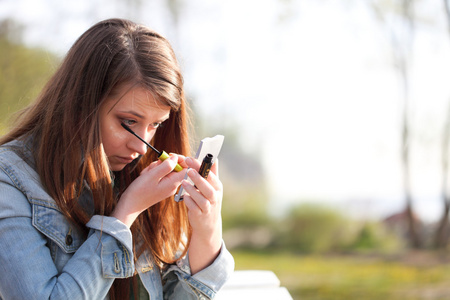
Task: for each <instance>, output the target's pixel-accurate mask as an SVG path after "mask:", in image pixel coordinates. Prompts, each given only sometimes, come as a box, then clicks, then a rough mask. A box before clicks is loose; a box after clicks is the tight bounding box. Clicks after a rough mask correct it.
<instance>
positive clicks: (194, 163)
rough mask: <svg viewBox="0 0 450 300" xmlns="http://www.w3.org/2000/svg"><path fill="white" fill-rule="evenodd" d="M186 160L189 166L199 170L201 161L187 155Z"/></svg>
mask: <svg viewBox="0 0 450 300" xmlns="http://www.w3.org/2000/svg"><path fill="white" fill-rule="evenodd" d="M185 162H186V164H187V165H188V167H189V168H192V169H194V170H198V169H199V168H200V162H199V161H198V160H197V159H195V158H192V157H187V158H186V159H185Z"/></svg>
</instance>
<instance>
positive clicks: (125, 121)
mask: <svg viewBox="0 0 450 300" xmlns="http://www.w3.org/2000/svg"><path fill="white" fill-rule="evenodd" d="M122 123H123V124H125V125H127V126H133V125H134V124H136V121H135V120H129V119H123V120H122Z"/></svg>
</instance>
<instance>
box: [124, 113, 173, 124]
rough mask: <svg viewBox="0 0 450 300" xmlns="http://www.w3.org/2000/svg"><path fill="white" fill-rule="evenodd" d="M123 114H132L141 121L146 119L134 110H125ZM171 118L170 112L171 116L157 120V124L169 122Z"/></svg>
mask: <svg viewBox="0 0 450 300" xmlns="http://www.w3.org/2000/svg"><path fill="white" fill-rule="evenodd" d="M121 113H126V114H131V115H133V116H136V117H138V118H139V119H145V116H143V115H141V114H140V113H138V112H136V111H134V110H124V111H121ZM169 118H170V112H169V114H168V115H167V116H164V117H162V118H161V119H159V120H156V122H160V123H162V122H164V121H167V120H168V119H169Z"/></svg>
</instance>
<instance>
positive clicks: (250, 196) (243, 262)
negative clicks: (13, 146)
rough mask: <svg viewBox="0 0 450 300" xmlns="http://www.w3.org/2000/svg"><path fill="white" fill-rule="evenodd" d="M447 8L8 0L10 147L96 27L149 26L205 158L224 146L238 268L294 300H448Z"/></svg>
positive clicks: (5, 75) (0, 2) (228, 226)
mask: <svg viewBox="0 0 450 300" xmlns="http://www.w3.org/2000/svg"><path fill="white" fill-rule="evenodd" d="M446 4H447V2H446V1H445V0H444V1H438V0H436V1H433V0H428V1H425V0H423V1H420V0H416V1H412V0H410V1H406V0H396V1H395V0H378V1H377V0H371V1H364V3H363V2H360V1H352V0H340V1H325V0H317V1H313V0H303V1H295V0H272V1H269V0H265V1H237V0H236V1H227V2H225V1H219V0H216V1H201V0H196V1H187V0H184V1H183V0H159V1H156V0H155V1H139V0H134V1H133V0H129V1H119V0H114V1H113V0H111V1H102V0H96V1H81V0H79V1H61V2H57V1H52V0H40V1H26V0H18V1H12V0H11V1H7V0H0V53H1V54H0V64H1V73H0V121H1V122H0V133H4V132H6V131H7V130H8V128H11V127H13V126H14V117H13V116H14V113H15V112H17V111H18V110H19V109H21V108H23V107H25V106H26V105H27V104H28V103H30V102H31V101H32V100H33V99H34V98H35V97H36V96H37V94H38V93H39V91H40V89H41V88H42V86H43V85H44V84H45V82H46V80H47V79H48V78H49V76H50V75H51V74H52V72H53V71H54V70H55V68H57V66H58V64H59V62H60V61H61V58H62V57H63V56H64V53H65V52H66V51H67V50H68V48H69V47H70V45H71V44H72V43H73V42H74V41H75V39H76V38H77V37H78V36H79V35H80V34H81V33H82V32H84V31H85V30H86V29H87V28H88V27H90V26H91V25H92V24H94V23H95V22H97V21H99V20H101V19H105V18H110V17H126V18H130V19H133V20H135V21H138V22H142V23H144V24H146V25H149V26H150V27H153V28H155V29H156V30H157V31H159V32H161V33H162V34H163V35H165V36H167V37H168V38H169V40H170V41H171V42H172V44H173V45H174V48H175V51H176V52H177V55H178V57H179V59H180V63H181V65H182V67H183V70H184V72H185V81H186V89H187V91H188V98H189V100H190V102H191V106H192V108H193V111H194V114H195V125H194V128H193V132H192V135H193V138H192V144H193V148H195V145H196V144H197V143H198V141H199V140H200V139H201V138H203V137H204V136H213V135H215V134H223V135H225V137H226V138H225V144H224V147H223V149H222V152H221V155H220V160H221V179H222V181H223V183H224V186H225V195H224V202H223V221H224V239H225V241H226V243H227V246H228V248H229V249H230V250H231V252H232V253H233V255H234V256H235V259H236V269H238V270H245V269H256V270H272V271H274V272H275V274H276V275H277V276H278V277H279V279H280V280H281V285H282V286H285V287H287V288H288V290H289V292H290V293H291V295H292V296H293V298H294V299H447V298H449V297H450V287H449V285H448V283H449V280H450V272H449V271H450V264H449V255H448V238H449V231H448V229H449V224H448V211H449V207H450V197H449V195H448V190H449V187H448V182H447V181H448V179H447V173H448V166H447V164H448V162H447V159H448V154H449V153H448V143H449V140H448V137H449V136H450V134H449V126H450V122H449V120H450V117H449V114H448V113H447V111H448V107H449V99H450V86H449V85H448V82H447V81H448V78H450V77H449V75H450V74H449V70H450V68H449V67H450V47H449V46H450V45H449V41H450V34H449V31H448V24H449V23H448V22H449V18H448V7H447V6H446Z"/></svg>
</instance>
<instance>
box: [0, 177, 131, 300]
mask: <svg viewBox="0 0 450 300" xmlns="http://www.w3.org/2000/svg"><path fill="white" fill-rule="evenodd" d="M2 170H3V172H2ZM2 170H0V274H2V275H1V280H0V299H103V298H105V297H106V296H107V294H108V291H109V289H110V287H111V285H112V283H113V281H114V278H120V277H128V276H131V275H132V274H133V272H134V264H133V257H132V251H131V242H132V241H131V232H130V231H129V230H128V228H127V227H126V226H125V225H124V224H123V223H121V222H120V221H118V220H117V219H115V218H110V217H102V216H93V217H92V219H91V220H90V222H89V223H88V224H87V226H88V227H89V228H90V232H89V235H88V237H87V238H86V237H84V238H83V240H82V241H81V242H80V245H79V247H78V249H76V251H75V250H74V253H73V255H69V256H67V257H68V260H67V262H65V263H64V266H63V267H62V270H61V271H58V269H57V267H56V265H55V262H54V260H56V259H57V257H52V256H53V255H54V254H52V251H50V247H52V246H55V245H56V244H55V245H50V244H49V238H51V239H52V240H55V241H56V242H58V231H55V230H53V229H55V227H52V226H54V225H53V223H54V222H55V218H61V217H63V216H62V214H61V213H60V212H59V211H58V210H57V209H56V208H55V207H52V205H51V203H50V202H47V201H45V199H37V198H32V197H30V195H29V194H27V193H26V190H25V191H24V190H23V189H24V187H23V186H20V185H18V184H19V183H18V182H16V181H15V179H16V178H14V176H12V175H13V174H11V173H8V172H6V171H5V170H4V169H2ZM53 205H54V204H53ZM38 214H42V215H44V216H45V217H46V218H40V222H36V221H35V218H33V217H35V216H36V215H38ZM56 220H57V219H56ZM46 222H47V223H48V224H45V223H46Z"/></svg>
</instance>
